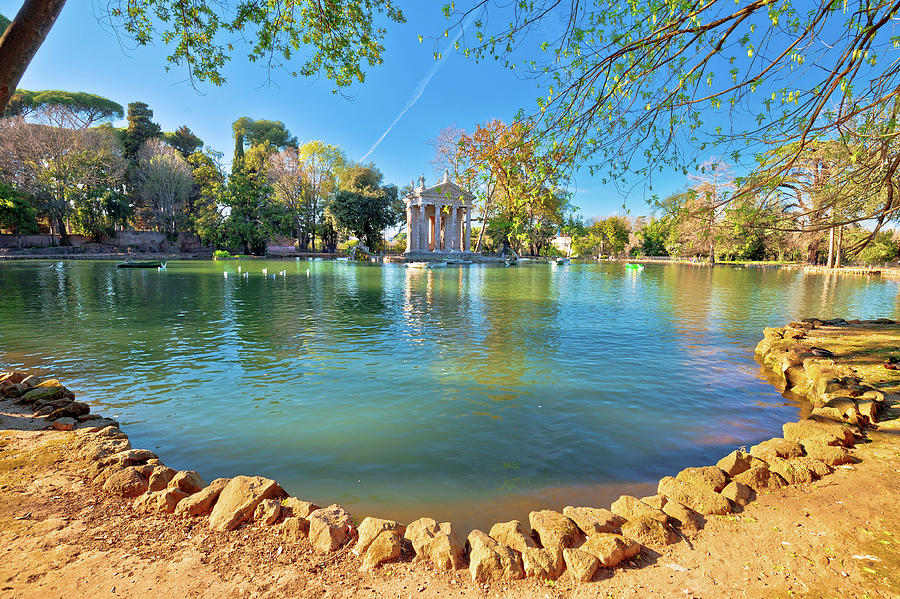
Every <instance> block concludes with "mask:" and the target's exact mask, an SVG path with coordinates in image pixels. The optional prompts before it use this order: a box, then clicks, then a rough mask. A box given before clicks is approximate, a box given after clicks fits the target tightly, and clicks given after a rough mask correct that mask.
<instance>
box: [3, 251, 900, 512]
mask: <svg viewBox="0 0 900 599" xmlns="http://www.w3.org/2000/svg"><path fill="white" fill-rule="evenodd" d="M238 267H241V268H242V270H244V271H246V272H249V276H248V277H244V276H242V274H241V273H238ZM263 268H267V269H268V272H269V273H270V275H269V276H264V275H263V274H262V272H261V271H262V269H263ZM281 271H286V272H285V273H284V274H283V275H282V274H276V276H275V278H271V273H280V272H281ZM223 272H227V273H228V276H227V278H226V277H225V276H224V275H223ZM898 294H900V281H896V280H881V279H879V278H866V277H862V276H859V277H857V276H842V277H835V276H830V277H828V276H823V275H804V274H802V272H800V271H796V270H779V269H757V268H734V267H727V266H719V267H716V268H715V269H710V268H708V267H703V266H690V265H655V264H650V265H647V267H646V268H645V269H644V270H643V271H640V272H637V273H635V272H631V271H627V270H626V269H625V267H624V265H623V264H616V263H612V264H596V263H572V264H571V265H568V266H562V267H557V266H555V265H548V264H546V263H525V264H522V265H521V266H519V267H517V268H502V267H497V266H469V267H461V268H447V269H442V270H427V271H422V270H414V269H407V268H404V267H402V266H395V265H384V266H377V265H368V264H353V263H347V262H331V261H268V262H266V261H258V260H252V261H251V260H245V261H240V262H238V261H229V262H170V263H169V266H168V269H167V270H162V271H157V270H119V269H116V268H115V263H114V262H104V261H90V262H88V261H71V262H55V261H34V262H6V263H3V262H0V367H2V368H20V367H23V368H26V369H29V370H34V371H37V372H39V373H41V374H44V375H53V376H57V377H58V378H60V379H62V380H63V381H64V382H65V383H66V384H67V385H68V386H69V387H71V388H72V389H73V390H75V391H76V393H78V394H79V396H80V398H81V399H83V400H84V401H87V402H89V403H91V404H93V405H94V406H95V410H94V411H97V412H99V413H101V414H103V415H109V416H115V417H117V418H118V419H119V420H120V422H121V423H122V425H123V428H124V429H125V430H126V431H127V432H128V434H129V435H130V436H131V440H132V443H133V444H134V446H135V447H145V448H148V449H153V450H154V451H156V452H157V453H159V455H160V457H161V458H162V459H163V461H164V462H165V463H166V464H167V465H169V466H172V467H174V468H185V469H194V470H197V471H198V472H200V473H201V474H202V475H203V476H204V477H205V478H206V479H207V480H211V479H213V478H216V477H220V476H234V475H237V474H260V475H264V476H268V477H271V478H274V479H276V480H278V481H279V482H280V483H281V484H282V485H283V486H284V487H285V488H286V489H288V490H289V491H290V492H291V493H293V494H296V495H298V496H300V497H303V498H305V499H310V500H313V501H316V502H318V503H320V504H322V505H325V504H328V503H331V502H339V503H342V504H344V505H345V506H347V507H348V509H350V511H351V512H352V513H353V514H354V515H360V516H361V515H366V514H372V515H379V516H382V517H391V518H397V519H400V520H406V521H408V520H411V519H413V518H415V517H418V516H422V515H430V516H433V517H435V518H438V519H453V521H454V522H455V523H457V524H458V525H459V526H460V527H461V528H463V529H465V528H469V527H473V526H484V527H487V526H490V524H491V523H492V522H495V521H497V520H499V519H503V520H508V519H511V518H513V517H517V518H520V519H525V518H527V512H528V510H530V509H536V508H539V507H553V508H560V507H562V506H563V505H566V504H568V503H574V504H576V505H577V504H581V505H597V506H604V505H607V504H608V503H609V501H611V500H612V499H615V497H617V496H618V494H619V493H621V492H624V491H631V492H634V493H639V494H648V493H653V492H654V491H653V488H654V485H655V482H656V480H658V479H659V478H660V477H661V476H664V475H667V474H673V473H674V472H676V471H678V470H680V469H681V468H684V467H686V466H692V465H705V464H710V463H714V462H715V460H717V459H718V458H720V457H721V456H723V455H725V454H726V453H728V452H729V451H731V450H732V449H734V448H735V447H737V446H740V445H750V444H753V443H755V442H757V441H760V440H763V439H765V438H768V437H771V436H773V435H777V434H780V430H781V424H782V423H783V422H785V421H787V420H789V419H792V418H796V417H797V414H798V406H797V405H795V404H792V403H791V402H790V401H787V400H785V399H783V398H782V397H781V396H780V395H779V393H778V392H777V391H775V389H774V388H773V387H772V386H771V385H770V384H769V383H768V382H766V380H765V378H764V376H763V375H762V374H761V373H760V368H759V366H758V365H757V364H756V362H754V359H753V347H754V346H755V345H756V343H757V342H758V341H759V339H760V338H761V336H762V328H763V327H765V326H779V325H782V324H784V323H786V322H787V321H789V320H791V319H796V318H803V317H806V316H821V317H831V316H844V317H847V318H853V317H856V318H875V317H880V316H884V317H891V316H893V317H895V318H896V317H900V308H898Z"/></svg>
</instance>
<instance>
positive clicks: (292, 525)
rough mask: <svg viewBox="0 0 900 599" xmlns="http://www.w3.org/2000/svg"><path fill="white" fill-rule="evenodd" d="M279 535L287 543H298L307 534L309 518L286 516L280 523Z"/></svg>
mask: <svg viewBox="0 0 900 599" xmlns="http://www.w3.org/2000/svg"><path fill="white" fill-rule="evenodd" d="M281 536H282V537H284V540H286V541H287V542H289V543H299V542H300V539H305V538H306V537H308V536H309V520H307V519H306V518H301V517H299V516H288V517H287V518H285V519H284V521H283V522H282V523H281Z"/></svg>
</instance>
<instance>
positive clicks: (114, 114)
mask: <svg viewBox="0 0 900 599" xmlns="http://www.w3.org/2000/svg"><path fill="white" fill-rule="evenodd" d="M54 108H65V109H66V111H67V112H68V113H69V114H71V115H72V116H71V118H72V120H73V121H74V124H75V125H76V126H77V127H78V128H80V129H86V128H88V127H90V126H92V125H94V124H95V123H98V122H100V121H106V120H114V119H120V118H122V117H123V116H124V114H125V113H124V111H123V109H122V105H121V104H119V103H118V102H115V101H113V100H110V99H109V98H104V97H103V96H98V95H96V94H89V93H86V92H69V91H62V90H44V91H29V90H27V89H17V90H16V93H14V94H13V96H12V98H11V99H10V101H9V105H8V106H7V107H6V110H4V111H3V116H19V115H21V116H25V117H27V116H29V115H32V114H34V113H37V112H42V111H43V112H46V111H50V110H53V109H54Z"/></svg>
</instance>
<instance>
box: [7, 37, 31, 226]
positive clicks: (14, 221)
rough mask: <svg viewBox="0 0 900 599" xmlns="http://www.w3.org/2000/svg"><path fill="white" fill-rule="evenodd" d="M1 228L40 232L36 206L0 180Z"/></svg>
mask: <svg viewBox="0 0 900 599" xmlns="http://www.w3.org/2000/svg"><path fill="white" fill-rule="evenodd" d="M0 26H2V23H0ZM0 230H6V231H9V232H10V233H13V234H17V235H31V234H34V233H37V232H38V224H37V212H36V211H35V209H34V207H33V206H32V205H31V203H30V202H29V201H28V199H27V198H25V197H23V196H22V194H20V193H19V192H18V191H16V189H15V188H14V187H13V186H12V185H9V184H8V183H4V182H3V181H0Z"/></svg>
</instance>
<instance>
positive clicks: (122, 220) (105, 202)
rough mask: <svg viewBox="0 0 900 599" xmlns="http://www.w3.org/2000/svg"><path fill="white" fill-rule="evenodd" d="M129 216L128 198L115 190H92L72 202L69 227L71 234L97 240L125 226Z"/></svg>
mask: <svg viewBox="0 0 900 599" xmlns="http://www.w3.org/2000/svg"><path fill="white" fill-rule="evenodd" d="M131 214H132V209H131V206H130V204H129V201H128V196H126V195H125V194H122V193H120V192H119V191H117V190H115V189H94V190H91V191H89V192H88V193H86V194H84V195H82V196H80V197H78V198H77V200H76V201H75V202H74V205H73V207H72V212H71V215H70V216H69V225H70V227H71V231H72V232H73V233H76V234H79V235H87V236H89V237H94V238H98V237H100V236H101V235H104V234H106V235H108V234H110V233H112V232H113V231H114V230H115V228H116V226H120V227H124V226H125V225H127V224H128V221H129V218H130V217H131Z"/></svg>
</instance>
